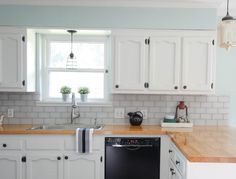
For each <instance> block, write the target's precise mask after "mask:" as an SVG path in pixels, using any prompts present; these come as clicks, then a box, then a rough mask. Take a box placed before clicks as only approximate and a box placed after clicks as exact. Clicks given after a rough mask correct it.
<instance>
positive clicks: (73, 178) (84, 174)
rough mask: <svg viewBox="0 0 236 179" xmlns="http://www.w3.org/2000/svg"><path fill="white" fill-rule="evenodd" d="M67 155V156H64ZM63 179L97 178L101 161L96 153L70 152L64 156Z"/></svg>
mask: <svg viewBox="0 0 236 179" xmlns="http://www.w3.org/2000/svg"><path fill="white" fill-rule="evenodd" d="M66 157H68V158H66ZM64 158H65V159H64V179H78V178H81V179H99V178H100V174H101V173H100V170H101V162H100V155H98V154H82V155H79V154H72V155H68V156H65V157H64Z"/></svg>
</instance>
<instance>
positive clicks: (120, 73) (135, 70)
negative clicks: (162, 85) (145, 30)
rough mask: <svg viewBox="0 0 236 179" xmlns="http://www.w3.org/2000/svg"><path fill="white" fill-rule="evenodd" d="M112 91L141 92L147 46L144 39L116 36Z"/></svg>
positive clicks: (143, 81)
mask: <svg viewBox="0 0 236 179" xmlns="http://www.w3.org/2000/svg"><path fill="white" fill-rule="evenodd" d="M114 43H115V49H114V55H115V56H114V59H115V62H114V67H115V82H114V91H122V90H123V91H127V92H129V91H131V92H132V91H143V90H144V83H145V67H146V64H145V61H146V58H147V45H145V37H139V36H131V37H130V36H125V37H123V36H122V37H121V36H116V37H115V42H114Z"/></svg>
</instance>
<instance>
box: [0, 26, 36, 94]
mask: <svg viewBox="0 0 236 179" xmlns="http://www.w3.org/2000/svg"><path fill="white" fill-rule="evenodd" d="M28 32H29V33H28ZM28 32H27V30H26V29H23V28H22V29H21V28H9V27H0V91H7V92H26V91H34V90H35V57H34V55H33V52H30V50H32V49H34V48H33V47H34V46H35V44H34V42H35V41H34V42H32V41H30V40H32V39H34V36H32V34H30V31H28ZM28 34H29V35H28ZM28 37H29V39H27V38H28ZM28 46H29V49H28V48H27V47H28Z"/></svg>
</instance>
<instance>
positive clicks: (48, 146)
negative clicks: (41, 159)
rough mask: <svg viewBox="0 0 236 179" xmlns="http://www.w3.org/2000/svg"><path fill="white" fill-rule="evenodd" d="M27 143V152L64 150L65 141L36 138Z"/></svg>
mask: <svg viewBox="0 0 236 179" xmlns="http://www.w3.org/2000/svg"><path fill="white" fill-rule="evenodd" d="M34 138H35V139H28V140H27V141H26V149H27V150H63V148H64V140H63V139H55V138H36V137H34Z"/></svg>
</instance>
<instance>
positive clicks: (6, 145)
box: [0, 139, 23, 150]
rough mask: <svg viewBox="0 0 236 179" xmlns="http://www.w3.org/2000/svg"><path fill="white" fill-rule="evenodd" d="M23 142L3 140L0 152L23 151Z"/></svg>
mask: <svg viewBox="0 0 236 179" xmlns="http://www.w3.org/2000/svg"><path fill="white" fill-rule="evenodd" d="M22 148H23V141H21V140H10V139H5V140H4V139H1V140H0V150H22Z"/></svg>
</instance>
